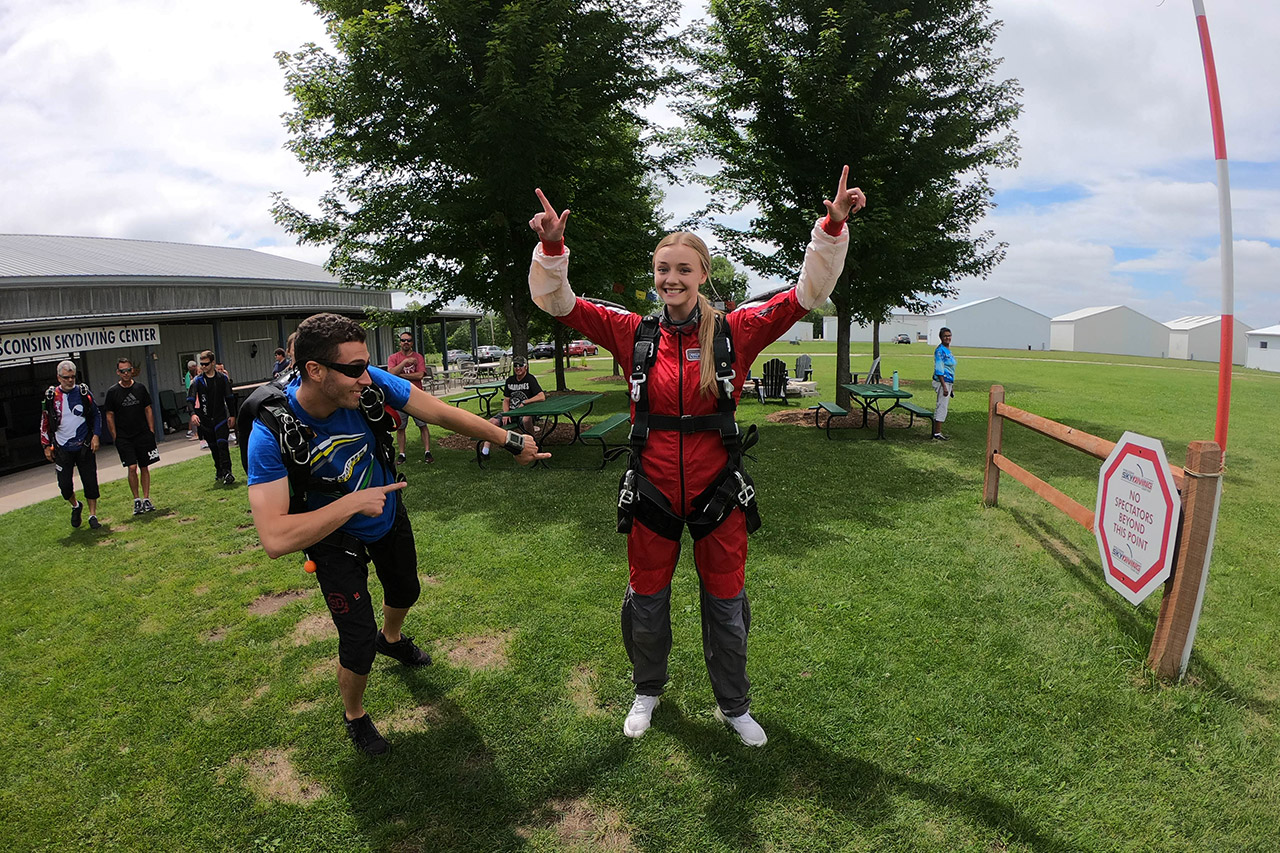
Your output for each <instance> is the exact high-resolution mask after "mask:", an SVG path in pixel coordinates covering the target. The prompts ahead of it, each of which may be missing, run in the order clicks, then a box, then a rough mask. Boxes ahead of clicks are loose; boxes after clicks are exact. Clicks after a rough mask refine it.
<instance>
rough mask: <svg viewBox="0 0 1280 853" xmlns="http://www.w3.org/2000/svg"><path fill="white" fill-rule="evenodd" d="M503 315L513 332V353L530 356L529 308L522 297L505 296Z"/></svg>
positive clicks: (514, 354) (508, 327)
mask: <svg viewBox="0 0 1280 853" xmlns="http://www.w3.org/2000/svg"><path fill="white" fill-rule="evenodd" d="M502 316H503V317H505V318H506V320H507V329H508V330H509V331H510V332H511V354H512V355H513V356H521V357H523V358H528V357H529V309H528V306H527V305H526V304H525V303H524V302H522V301H521V300H520V299H518V298H516V297H513V296H506V297H503V300H502Z"/></svg>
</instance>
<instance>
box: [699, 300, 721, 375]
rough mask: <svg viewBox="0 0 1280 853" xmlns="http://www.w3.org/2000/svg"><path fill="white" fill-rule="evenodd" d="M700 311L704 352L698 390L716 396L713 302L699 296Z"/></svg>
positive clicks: (700, 333)
mask: <svg viewBox="0 0 1280 853" xmlns="http://www.w3.org/2000/svg"><path fill="white" fill-rule="evenodd" d="M698 310H699V312H700V313H701V315H702V319H701V320H699V322H698V348H699V349H700V350H701V351H702V357H701V361H702V365H701V367H700V370H701V373H700V374H699V376H698V390H699V391H701V392H702V393H704V394H711V395H712V396H714V395H715V394H716V358H715V337H716V314H717V313H718V312H717V311H716V309H715V308H713V307H711V300H709V299H707V297H705V296H703V295H702V294H701V293H699V294H698Z"/></svg>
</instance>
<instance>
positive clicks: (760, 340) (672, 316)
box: [529, 166, 866, 746]
mask: <svg viewBox="0 0 1280 853" xmlns="http://www.w3.org/2000/svg"><path fill="white" fill-rule="evenodd" d="M848 180H849V167H848V166H846V167H845V168H844V170H843V171H842V172H841V174H840V181H839V184H838V185H837V189H836V193H835V195H834V196H833V199H834V200H827V199H824V200H823V204H824V205H825V206H826V208H827V215H826V216H825V217H823V218H822V219H819V220H818V221H817V222H816V223H815V224H814V226H813V229H812V230H811V231H810V237H809V243H808V245H807V246H806V248H805V254H804V265H803V267H802V268H801V270H800V277H799V282H798V283H797V284H796V285H795V286H794V287H791V288H788V289H787V290H785V291H783V292H781V293H778V294H776V295H774V296H772V297H770V298H769V299H768V300H767V301H765V302H761V303H757V304H754V305H752V304H748V305H745V306H743V307H740V308H738V309H737V310H735V311H731V312H729V313H728V314H720V313H718V312H716V311H715V309H714V308H713V307H712V305H711V302H710V301H709V300H708V299H707V297H706V296H704V295H702V294H701V293H699V288H700V287H701V286H702V285H703V284H705V283H706V281H707V278H708V276H709V275H710V272H711V256H710V253H709V252H708V251H707V246H706V244H705V243H704V242H703V241H702V239H701V238H699V237H698V236H697V235H695V234H690V233H688V232H684V231H677V232H675V233H672V234H668V235H667V236H666V237H664V238H662V240H661V241H659V243H658V246H657V248H656V249H654V252H653V268H652V271H653V289H654V290H655V291H656V292H657V294H658V298H659V299H661V300H662V303H663V309H662V312H661V313H660V314H659V315H656V316H654V317H649V318H642V317H640V316H639V315H638V314H633V313H631V312H630V311H619V310H614V309H611V308H606V307H604V306H602V305H598V304H596V303H594V302H591V301H589V300H586V299H582V298H579V297H577V296H575V295H574V292H573V290H572V288H571V287H570V286H569V272H568V270H569V249H568V248H567V247H566V246H565V243H564V235H565V222H566V220H567V219H568V218H569V211H568V210H565V211H563V212H561V213H559V214H557V213H556V211H555V208H553V207H552V206H551V202H549V201H548V200H547V198H546V196H545V195H543V193H542V191H541V190H537V194H538V198H539V200H540V201H541V202H542V212H540V213H538V214H536V215H535V216H534V217H533V219H531V220H530V221H529V226H530V227H531V228H533V230H534V231H535V232H537V235H538V238H539V242H538V244H537V245H536V246H535V247H534V249H533V259H532V262H531V263H530V265H529V295H530V296H531V297H532V298H533V301H534V302H535V303H536V304H537V306H538V307H539V308H541V309H542V310H544V311H546V312H547V313H548V314H550V315H551V316H553V317H556V318H557V319H559V320H560V321H561V322H562V323H564V324H565V325H567V326H570V327H571V328H574V329H577V330H578V331H579V332H580V333H581V334H582V335H583V336H584V337H587V338H589V339H591V340H592V341H595V342H596V343H598V344H599V345H600V346H602V347H604V348H605V349H607V350H609V351H610V352H611V353H613V357H614V358H615V359H617V360H618V361H619V362H620V363H621V364H630V365H632V368H631V377H632V379H631V400H632V406H631V409H632V412H631V416H632V428H631V448H632V449H631V456H630V461H629V465H628V469H627V472H626V474H625V475H623V479H622V484H621V489H620V493H619V497H618V500H617V505H618V531H619V532H620V533H626V534H627V561H628V564H629V566H628V568H629V582H628V584H627V588H626V591H625V592H624V593H623V598H622V614H621V615H622V642H623V645H624V646H625V648H626V650H627V656H628V657H629V658H630V660H631V666H632V674H631V680H632V683H633V684H634V685H635V700H634V702H632V705H631V710H630V711H628V713H627V716H626V719H625V720H624V721H623V724H622V731H623V734H625V735H626V736H627V737H633V738H634V737H640V736H641V735H643V734H644V733H645V732H646V731H647V730H648V729H649V725H650V722H651V719H652V717H653V712H654V709H655V708H657V707H658V703H659V699H660V697H661V695H662V693H663V691H664V690H665V688H666V683H667V664H668V660H669V658H670V656H671V642H672V638H671V578H672V574H673V573H674V572H675V568H676V563H677V561H678V559H679V556H680V547H681V539H682V538H683V534H684V529H685V527H686V526H687V527H688V528H689V532H690V534H691V535H692V537H693V561H694V566H695V567H696V569H697V572H698V581H699V586H700V590H701V595H700V607H701V611H702V649H703V656H704V658H705V661H706V667H707V675H708V676H709V678H710V680H711V692H712V693H713V694H714V696H715V700H716V708H715V717H716V719H717V720H720V721H721V722H723V723H725V724H726V725H728V726H729V727H730V728H731V729H732V730H733V731H734V732H735V733H736V734H737V736H738V738H739V739H740V740H741V741H742V742H743V743H744V744H746V745H747V746H764V744H765V743H766V742H767V740H768V738H767V737H766V736H765V732H764V729H763V728H762V727H761V725H760V724H759V723H758V722H756V720H755V719H754V718H753V717H752V716H751V713H750V709H751V693H750V690H751V683H750V681H749V680H748V678H747V634H748V632H749V631H750V629H751V607H750V604H749V603H748V600H747V593H746V588H745V585H744V584H745V577H746V563H747V533H748V532H750V531H751V530H755V529H756V528H757V527H758V526H759V524H760V516H759V513H758V511H757V509H756V501H755V488H754V486H753V485H752V481H751V478H750V477H749V476H748V475H747V473H746V470H745V468H744V467H743V462H742V457H743V453H744V451H746V450H747V449H748V448H750V446H751V445H752V444H753V443H754V441H755V434H754V432H752V431H748V432H747V433H746V434H745V435H744V434H743V432H742V431H741V430H740V429H739V427H738V424H737V422H736V417H735V412H736V409H737V404H738V400H739V398H740V397H741V395H742V386H743V383H744V382H745V381H746V377H747V369H748V368H749V367H750V366H751V363H752V362H753V361H754V360H755V358H756V356H757V355H759V353H760V352H761V351H762V350H763V349H764V348H765V347H766V346H768V345H769V344H771V343H773V342H774V341H775V340H777V339H778V338H779V337H780V336H781V335H782V334H784V333H785V332H786V331H787V329H789V328H791V325H792V324H793V323H795V322H796V321H798V320H799V319H800V318H801V317H803V316H804V315H805V314H806V313H808V312H809V311H812V310H813V309H814V308H817V307H818V306H819V305H821V304H822V303H823V302H825V301H826V299H827V297H828V296H830V295H831V291H832V290H833V289H834V288H835V285H836V280H837V279H838V278H839V276H840V273H841V271H842V270H843V269H844V262H845V255H846V253H847V251H848V248H849V230H848V229H847V228H846V227H845V220H846V219H848V217H849V216H850V215H851V214H854V213H857V212H858V211H859V210H861V209H862V207H863V206H864V205H865V204H866V196H864V195H863V193H862V190H860V189H858V188H856V187H854V188H850V187H849V186H848Z"/></svg>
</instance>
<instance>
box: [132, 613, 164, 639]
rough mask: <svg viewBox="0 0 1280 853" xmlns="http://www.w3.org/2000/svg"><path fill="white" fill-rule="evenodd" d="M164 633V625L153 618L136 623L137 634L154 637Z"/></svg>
mask: <svg viewBox="0 0 1280 853" xmlns="http://www.w3.org/2000/svg"><path fill="white" fill-rule="evenodd" d="M162 631H164V623H163V622H161V621H160V620H159V619H157V618H156V617H154V616H148V617H147V618H146V619H143V620H142V621H141V622H139V623H138V633H139V634H149V635H155V634H159V633H160V632H162Z"/></svg>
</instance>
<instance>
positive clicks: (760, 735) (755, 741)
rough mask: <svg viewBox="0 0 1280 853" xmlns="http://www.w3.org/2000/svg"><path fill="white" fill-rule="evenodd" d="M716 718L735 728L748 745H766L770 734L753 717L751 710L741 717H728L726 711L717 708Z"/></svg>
mask: <svg viewBox="0 0 1280 853" xmlns="http://www.w3.org/2000/svg"><path fill="white" fill-rule="evenodd" d="M716 719H717V720H719V721H720V722H722V723H724V724H725V725H727V726H728V727H729V728H731V729H733V730H734V731H735V732H736V733H737V735H738V737H740V738H742V742H743V743H745V744H746V745H747V746H764V745H765V744H766V743H768V742H769V736H768V735H766V734H765V733H764V729H762V728H760V724H759V723H757V722H756V721H755V720H754V719H752V718H751V714H750V712H748V713H746V714H743V715H742V716H740V717H726V716H725V713H724V711H721V710H720V708H719V707H717V708H716Z"/></svg>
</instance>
